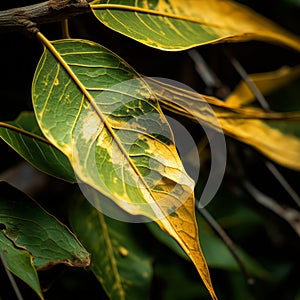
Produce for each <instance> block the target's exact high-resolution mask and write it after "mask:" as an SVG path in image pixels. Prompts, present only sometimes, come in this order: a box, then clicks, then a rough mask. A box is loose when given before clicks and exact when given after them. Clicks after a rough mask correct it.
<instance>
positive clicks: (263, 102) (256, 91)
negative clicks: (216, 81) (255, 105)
mask: <svg viewBox="0 0 300 300" xmlns="http://www.w3.org/2000/svg"><path fill="white" fill-rule="evenodd" d="M225 54H226V56H227V57H228V59H229V61H230V62H231V64H232V65H233V67H234V68H235V70H236V71H237V72H238V74H239V75H240V76H241V78H242V79H243V80H244V81H245V82H246V84H247V85H248V87H249V88H250V89H251V91H252V93H253V95H254V96H255V97H256V99H257V101H258V102H259V103H260V105H261V107H262V108H263V109H264V110H265V111H270V106H269V103H268V102H267V101H266V99H265V97H264V96H263V95H262V93H261V92H260V90H259V89H258V88H257V86H256V84H255V83H254V82H253V81H252V80H251V79H250V77H249V76H248V73H247V72H246V71H245V69H244V68H243V66H242V65H241V64H240V62H239V61H238V60H237V59H236V58H235V57H233V56H232V55H231V53H230V52H229V51H228V50H225Z"/></svg>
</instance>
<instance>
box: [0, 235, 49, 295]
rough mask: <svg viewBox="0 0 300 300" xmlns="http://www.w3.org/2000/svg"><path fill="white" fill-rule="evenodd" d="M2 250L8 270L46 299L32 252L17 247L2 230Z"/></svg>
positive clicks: (0, 248)
mask: <svg viewBox="0 0 300 300" xmlns="http://www.w3.org/2000/svg"><path fill="white" fill-rule="evenodd" d="M0 251H1V253H2V255H3V258H4V260H5V262H6V265H7V268H8V270H9V271H10V272H11V273H13V274H14V275H16V276H17V277H19V278H20V279H21V280H23V281H24V282H25V283H26V284H28V285H29V286H30V287H31V288H32V289H33V290H34V291H35V292H36V293H37V294H38V296H39V297H40V299H44V297H43V294H42V291H41V287H40V283H39V278H38V275H37V272H36V269H35V268H34V266H33V258H32V256H31V254H30V253H29V252H28V251H27V250H24V249H19V248H16V247H15V245H14V244H13V243H12V241H11V240H9V239H8V238H7V237H5V236H4V234H3V232H2V231H1V232H0Z"/></svg>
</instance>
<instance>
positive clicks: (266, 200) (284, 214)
mask: <svg viewBox="0 0 300 300" xmlns="http://www.w3.org/2000/svg"><path fill="white" fill-rule="evenodd" d="M244 187H245V188H246V190H247V191H248V192H249V194H250V195H252V197H253V198H254V199H255V200H256V201H257V202H258V203H260V204H261V205H263V206H264V207H266V208H268V209H269V210H271V211H273V212H274V213H275V214H277V215H278V216H280V217H281V218H283V219H284V220H285V221H287V222H288V223H289V224H290V226H291V227H292V228H293V229H294V230H295V232H296V233H297V235H298V236H299V237H300V213H299V212H298V211H297V210H295V209H293V208H290V207H283V206H281V205H279V204H278V203H277V202H276V201H274V200H273V199H272V198H270V197H268V196H267V195H265V194H263V193H262V192H260V191H259V190H258V189H257V188H256V187H254V186H253V185H252V183H250V182H249V181H247V180H245V182H244Z"/></svg>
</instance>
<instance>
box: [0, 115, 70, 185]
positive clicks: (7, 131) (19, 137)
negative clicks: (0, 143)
mask: <svg viewBox="0 0 300 300" xmlns="http://www.w3.org/2000/svg"><path fill="white" fill-rule="evenodd" d="M0 137H1V138H2V139H3V140H4V141H5V142H6V143H7V144H8V145H10V146H11V147H12V148H13V149H14V150H15V151H17V152H18V153H19V154H20V155H21V156H23V157H24V158H25V159H26V160H27V161H28V162H30V163H31V164H32V165H33V166H35V167H36V168H37V169H39V170H41V171H43V172H45V173H47V174H50V175H52V176H55V177H58V178H60V179H63V180H66V181H70V182H75V176H74V172H73V169H72V167H71V165H70V163H69V160H68V159H67V157H66V156H65V155H64V154H63V153H62V152H61V151H59V150H57V149H56V148H55V147H54V146H53V145H52V144H51V143H50V142H49V141H48V140H47V139H46V138H45V137H44V136H43V134H42V132H41V130H40V129H39V126H38V124H37V122H36V119H35V116H34V114H33V112H22V113H21V114H20V115H19V116H18V118H17V119H16V120H15V121H13V122H0Z"/></svg>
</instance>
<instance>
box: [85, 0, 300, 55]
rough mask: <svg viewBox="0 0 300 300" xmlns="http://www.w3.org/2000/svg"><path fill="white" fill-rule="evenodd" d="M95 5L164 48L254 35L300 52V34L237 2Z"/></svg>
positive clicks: (116, 23) (112, 0)
mask: <svg viewBox="0 0 300 300" xmlns="http://www.w3.org/2000/svg"><path fill="white" fill-rule="evenodd" d="M90 6H91V8H92V10H93V12H94V14H95V16H96V17H97V18H98V19H99V20H100V21H101V22H102V23H103V24H105V25H106V26H108V27H110V28H111V29H113V30H116V31H117V32H120V33H122V34H124V35H126V36H128V37H130V38H133V39H135V40H137V41H139V42H140V43H143V44H146V45H147V46H151V47H154V48H158V49H162V50H173V51H174V50H184V49H188V48H191V47H195V46H199V45H203V44H207V43H217V42H240V41H247V40H251V39H256V40H262V41H266V42H272V43H279V44H283V45H287V46H289V47H292V48H294V49H296V50H298V51H299V50H300V39H299V37H297V36H295V35H293V34H292V33H289V32H288V31H286V30H284V29H283V28H281V27H280V26H278V25H276V24H275V23H273V22H271V21H270V20H267V19H266V18H264V17H263V16H260V15H259V14H257V13H255V12H254V11H253V10H251V9H250V8H247V7H245V6H243V5H241V4H238V3H236V2H235V1H230V0H227V1H220V0H210V1H207V0H186V1H182V0H159V1H157V0H145V1H134V0H126V1H120V0H107V1H102V0H101V1H100V0H95V1H91V2H90Z"/></svg>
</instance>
